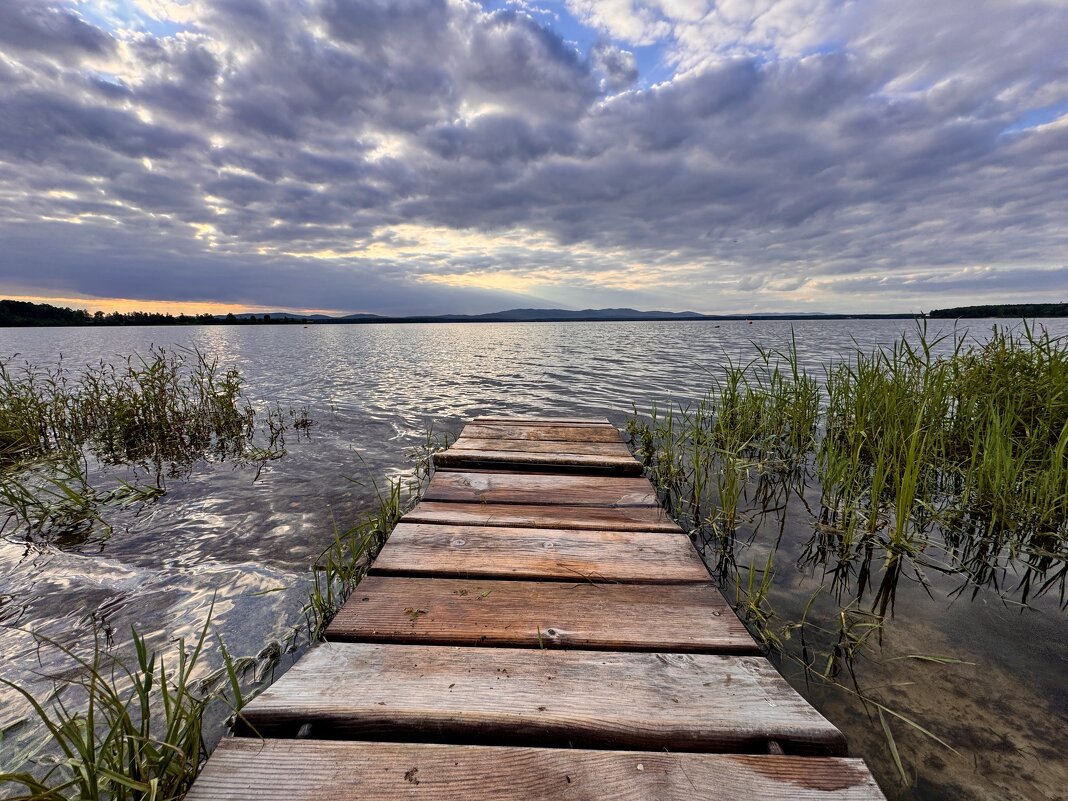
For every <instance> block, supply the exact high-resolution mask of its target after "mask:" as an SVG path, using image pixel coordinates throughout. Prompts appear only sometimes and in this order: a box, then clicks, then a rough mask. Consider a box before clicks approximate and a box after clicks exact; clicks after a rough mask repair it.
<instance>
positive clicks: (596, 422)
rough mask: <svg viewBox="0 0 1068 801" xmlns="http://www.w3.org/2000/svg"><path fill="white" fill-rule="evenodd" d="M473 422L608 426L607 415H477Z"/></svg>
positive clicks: (512, 424) (510, 424)
mask: <svg viewBox="0 0 1068 801" xmlns="http://www.w3.org/2000/svg"><path fill="white" fill-rule="evenodd" d="M471 422H472V423H477V424H480V425H485V424H491V425H507V426H530V425H536V426H606V425H611V424H610V423H609V422H608V418H607V417H493V416H488V417H475V418H473V419H472V420H471Z"/></svg>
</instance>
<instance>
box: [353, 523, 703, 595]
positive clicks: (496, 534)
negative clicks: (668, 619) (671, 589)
mask: <svg viewBox="0 0 1068 801" xmlns="http://www.w3.org/2000/svg"><path fill="white" fill-rule="evenodd" d="M371 572H372V573H380V574H390V575H411V576H441V577H444V576H458V577H479V578H510V579H537V580H546V579H564V580H568V579H577V580H585V581H619V582H630V583H648V584H674V583H680V582H690V581H708V571H707V570H706V569H705V566H704V564H703V563H702V562H701V557H700V556H698V554H697V550H696V549H695V548H694V547H693V544H692V543H691V542H690V540H689V538H688V537H687V536H686V535H685V534H679V533H675V534H665V533H649V532H645V531H596V530H572V531H563V530H560V529H524V528H499V527H495V526H441V525H433V524H426V525H424V524H418V523H400V524H399V525H397V527H396V528H394V529H393V533H392V534H391V535H390V537H389V540H388V541H387V542H386V545H385V547H384V548H383V549H382V552H381V553H380V554H379V555H378V558H377V559H375V561H374V564H372V565H371Z"/></svg>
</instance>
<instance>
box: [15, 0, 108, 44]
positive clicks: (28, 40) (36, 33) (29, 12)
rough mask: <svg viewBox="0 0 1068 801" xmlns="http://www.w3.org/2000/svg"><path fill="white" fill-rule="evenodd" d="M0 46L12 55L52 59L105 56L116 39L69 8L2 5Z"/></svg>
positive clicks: (33, 1)
mask: <svg viewBox="0 0 1068 801" xmlns="http://www.w3.org/2000/svg"><path fill="white" fill-rule="evenodd" d="M0 45H2V46H3V48H4V49H5V50H10V51H12V52H19V51H22V52H25V51H30V52H37V53H43V54H46V55H50V56H56V57H63V56H77V55H86V54H89V55H103V54H104V53H107V52H109V51H111V50H113V49H114V46H115V41H114V39H113V38H112V37H111V36H110V35H108V34H107V33H105V32H104V31H102V30H100V29H99V28H97V27H95V26H93V25H90V24H89V23H87V22H85V21H84V20H83V19H82V18H81V17H80V16H79V15H78V14H77V13H76V12H74V11H73V10H72V9H69V8H56V7H53V6H50V5H46V4H45V3H42V2H38V1H37V0H20V1H19V2H10V3H0Z"/></svg>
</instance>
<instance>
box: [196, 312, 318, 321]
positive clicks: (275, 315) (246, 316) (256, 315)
mask: <svg viewBox="0 0 1068 801" xmlns="http://www.w3.org/2000/svg"><path fill="white" fill-rule="evenodd" d="M264 315H267V316H268V317H270V318H271V319H272V320H335V319H337V318H336V317H331V316H330V315H329V314H297V313H296V312H284V311H275V312H242V313H241V314H235V315H234V317H236V318H237V319H238V320H262V319H263V317H264ZM215 316H216V317H217V318H219V319H220V320H225V319H226V315H225V314H216V315H215Z"/></svg>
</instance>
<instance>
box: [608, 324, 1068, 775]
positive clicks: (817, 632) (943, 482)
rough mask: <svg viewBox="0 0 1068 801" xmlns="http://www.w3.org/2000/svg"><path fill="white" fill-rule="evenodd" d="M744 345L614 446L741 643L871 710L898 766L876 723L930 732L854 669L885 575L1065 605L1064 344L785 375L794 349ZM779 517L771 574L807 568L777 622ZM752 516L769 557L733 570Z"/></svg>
mask: <svg viewBox="0 0 1068 801" xmlns="http://www.w3.org/2000/svg"><path fill="white" fill-rule="evenodd" d="M754 351H755V352H754V356H753V358H752V359H751V360H750V361H748V362H745V363H733V362H728V363H727V364H726V366H724V367H723V368H722V370H721V371H720V372H719V373H717V374H716V375H713V376H712V377H711V379H710V389H709V391H708V393H707V395H706V396H705V398H704V399H703V400H702V401H701V402H700V403H698V404H696V405H695V406H693V407H691V408H687V409H676V410H669V411H667V412H665V411H663V410H660V409H653V410H652V411H651V412H650V413H648V414H647V415H638V414H637V413H636V414H635V415H634V416H633V417H632V418H631V419H630V420H629V421H628V431H629V433H630V435H631V440H632V443H633V447H634V449H635V452H636V453H637V455H638V456H639V457H640V458H641V459H642V460H643V461H644V463H645V464H646V467H647V473H648V475H649V476H650V478H651V479H652V481H653V482H654V484H655V485H656V487H657V489H658V490H659V492H660V495H661V498H662V500H663V501H664V503H665V505H666V506H667V508H668V509H669V511H670V512H671V513H672V515H673V516H674V517H675V518H676V519H677V520H678V521H679V522H680V524H681V525H683V527H684V528H686V529H688V530H689V531H690V533H691V536H692V537H693V538H694V539H695V540H696V541H697V542H698V544H699V545H700V546H701V551H702V555H703V556H704V557H705V558H706V561H707V562H708V565H709V567H710V569H711V570H712V571H713V573H714V574H715V575H716V576H717V577H718V578H719V579H720V581H721V582H722V584H723V585H724V587H725V588H726V589H727V590H728V597H732V596H733V599H734V605H735V608H736V609H737V611H738V613H739V615H740V616H741V617H742V618H743V620H745V622H746V623H747V625H748V626H749V627H750V629H751V631H752V632H753V634H754V636H756V637H757V638H758V639H759V640H760V641H761V642H762V643H763V644H764V645H765V646H766V647H767V648H769V649H771V650H772V651H775V652H778V653H779V654H780V655H781V656H782V657H783V658H786V659H790V660H793V661H795V662H796V663H798V664H799V665H800V666H801V667H802V668H803V670H804V671H805V674H806V675H808V676H814V677H817V678H818V679H820V680H824V681H827V682H829V683H831V684H832V685H834V686H836V687H838V688H840V689H842V690H844V691H846V692H848V693H850V694H852V695H855V696H857V697H859V698H860V699H861V701H862V702H863V703H864V704H865V705H867V706H869V707H870V709H871V710H872V714H873V717H874V716H876V713H877V717H878V719H879V721H880V725H881V726H882V727H883V729H884V730H885V731H887V732H888V734H887V736H888V738H889V742H890V744H891V751H892V752H893V760H894V763H895V764H896V765H898V767H899V769H900V770H901V772H902V774H903V775H904V769H903V767H902V762H901V755H900V752H899V751H898V749H897V745H896V744H894V743H893V740H892V735H891V734H889V721H890V720H896V721H902V722H904V723H906V724H908V725H909V726H910V727H912V728H914V729H916V730H918V731H921V732H923V733H925V734H930V732H928V731H927V730H925V729H923V728H922V727H921V726H919V724H917V723H916V722H915V721H913V720H910V719H909V718H908V716H907V715H904V714H902V713H900V712H898V711H895V710H893V709H892V708H891V707H890V706H888V705H887V703H885V702H882V701H879V700H878V699H876V698H875V697H873V696H872V695H871V694H869V693H865V692H863V691H862V690H861V688H860V686H859V684H858V682H857V679H856V676H855V675H854V672H853V671H854V666H855V663H856V660H857V659H858V658H860V657H861V656H862V655H863V654H864V653H865V652H866V651H868V650H870V649H871V648H872V647H873V646H876V645H878V644H879V643H880V642H881V638H882V634H883V627H884V625H885V623H886V621H887V619H888V617H890V616H892V615H893V612H894V606H895V601H896V598H897V588H898V586H899V584H900V583H901V582H902V581H904V580H909V581H912V582H916V583H918V584H919V585H921V586H927V585H928V578H927V576H928V574H929V573H930V572H931V571H937V572H938V573H940V574H947V575H949V576H952V577H955V578H956V580H957V582H958V585H957V587H958V588H957V590H956V592H957V593H964V592H969V591H970V592H972V593H977V592H979V591H980V590H981V589H983V588H985V587H989V588H992V589H994V590H995V591H997V592H999V593H1002V594H1009V593H1013V594H1014V595H1015V596H1016V598H1017V599H1018V600H1019V601H1020V602H1022V603H1027V602H1028V601H1029V600H1030V599H1033V598H1034V597H1036V596H1038V595H1041V594H1054V595H1056V596H1057V597H1058V599H1059V602H1060V604H1061V605H1062V607H1068V594H1066V580H1068V458H1066V457H1068V342H1066V341H1065V340H1060V339H1054V338H1052V337H1050V336H1049V335H1048V333H1046V332H1045V331H1038V330H1036V329H1034V328H1031V327H1029V326H1023V327H1021V328H1019V329H1005V328H995V329H994V330H993V332H992V333H991V334H990V336H989V337H987V338H986V339H985V341H984V342H982V343H981V344H975V343H973V342H971V341H969V340H968V339H966V337H965V336H964V335H956V336H952V337H933V336H929V335H928V334H927V332H926V330H924V329H922V328H921V329H919V330H918V331H917V332H915V334H913V335H904V336H902V337H901V338H900V339H899V340H897V341H896V342H893V343H891V344H890V345H888V346H885V347H878V348H875V349H873V350H871V351H862V350H860V349H858V350H857V351H856V352H855V353H854V354H853V356H852V358H850V359H847V360H844V361H839V362H836V363H832V364H827V365H824V366H823V368H822V373H806V371H805V370H803V369H801V362H800V359H799V356H798V349H797V345H796V342H794V341H791V342H790V344H789V346H788V347H787V348H785V349H784V350H783V351H781V352H778V351H769V350H766V349H761V348H757V347H755V348H754ZM788 520H790V521H799V520H800V521H805V520H807V521H808V525H807V527H806V528H803V529H802V530H801V531H792V532H790V534H791V536H793V537H799V540H800V543H799V544H800V546H801V556H800V564H799V565H798V566H797V567H796V568H795V567H794V566H792V565H791V566H790V569H791V570H797V569H803V570H806V571H809V570H815V571H817V573H818V572H819V571H822V574H823V575H822V583H821V586H820V587H819V588H818V589H817V590H816V591H815V592H813V593H812V595H811V598H810V600H809V603H808V604H807V605H806V607H805V609H804V611H803V613H801V614H800V616H798V617H795V618H790V617H787V618H783V617H780V614H781V613H780V611H779V610H777V609H775V608H774V607H773V605H772V603H771V601H770V595H771V592H772V584H773V579H774V577H775V576H776V567H777V566H776V565H775V564H774V555H775V552H776V549H777V547H778V544H779V541H780V540H781V539H782V538H783V537H784V536H785V535H786V534H787V531H786V525H787V521H788ZM766 521H771V522H772V523H773V524H775V525H776V526H777V532H776V531H773V532H772V537H773V538H774V539H775V542H772V543H771V552H770V553H769V554H767V555H766V556H764V555H763V554H762V555H761V556H751V557H749V559H748V560H746V558H745V556H744V554H746V553H752V551H749V550H748V549H747V547H746V545H747V543H749V542H751V541H752V539H751V538H753V537H755V536H756V531H757V530H758V528H759V527H760V526H761V525H762V524H763V523H764V522H766ZM802 525H804V522H802ZM746 561H748V564H746V563H745V562H746ZM739 562H741V563H739ZM778 568H779V570H778V573H779V574H780V575H781V576H784V577H785V576H787V575H789V573H788V572H787V571H785V570H784V569H783V567H782V566H781V565H779V566H778ZM786 580H787V581H788V579H786ZM912 658H918V659H932V660H933V661H938V660H940V659H941V657H925V656H924V655H912ZM931 736H932V737H933V735H931ZM935 739H938V738H935ZM939 742H942V741H941V740H939Z"/></svg>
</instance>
